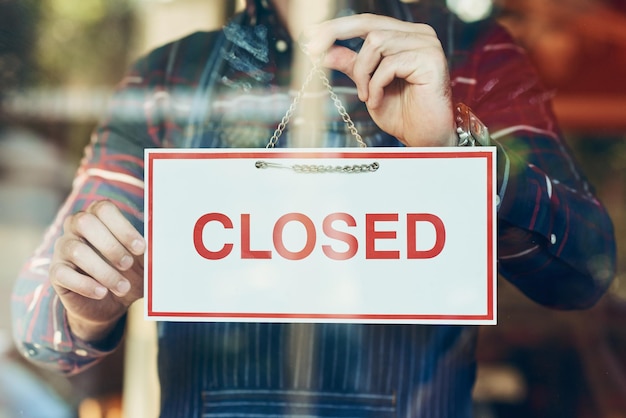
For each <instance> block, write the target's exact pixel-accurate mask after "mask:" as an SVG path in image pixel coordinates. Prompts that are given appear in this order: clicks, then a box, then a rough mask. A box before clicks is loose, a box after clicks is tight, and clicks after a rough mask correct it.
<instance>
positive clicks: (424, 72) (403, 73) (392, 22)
mask: <svg viewBox="0 0 626 418" xmlns="http://www.w3.org/2000/svg"><path fill="white" fill-rule="evenodd" d="M357 37H360V38H363V39H364V43H363V46H362V48H361V50H360V51H359V52H358V53H356V52H354V51H352V50H350V49H348V48H345V47H342V46H337V45H335V44H334V43H335V41H336V40H346V39H351V38H357ZM302 38H303V39H304V42H305V43H304V45H303V47H304V49H305V50H306V52H307V53H308V54H309V55H310V56H311V57H312V58H313V59H316V58H317V57H319V56H323V59H322V62H321V63H322V65H324V66H326V67H329V68H332V69H336V70H339V71H342V72H343V73H345V74H347V75H348V76H349V77H350V78H351V79H352V80H353V81H354V83H355V84H356V87H357V90H358V94H359V99H361V100H362V101H363V102H365V103H366V105H367V108H368V110H369V113H370V115H371V116H372V119H373V120H374V122H376V124H377V125H378V126H379V127H380V128H381V129H382V130H384V131H385V132H387V133H389V134H391V135H393V136H395V137H396V138H398V139H399V140H400V141H402V142H403V143H404V144H406V145H408V146H453V145H456V142H457V137H456V133H455V124H454V119H453V112H452V103H451V91H450V75H449V72H448V67H447V62H446V57H445V54H444V52H443V48H442V47H441V42H440V41H439V38H438V37H437V34H436V33H435V31H434V30H433V29H432V28H431V27H430V26H428V25H424V24H417V23H408V22H403V21H400V20H397V19H393V18H390V17H386V16H379V15H373V14H360V15H353V16H347V17H341V18H338V19H333V20H329V21H326V22H322V23H320V24H318V25H315V26H313V27H311V28H309V29H307V30H306V31H305V32H304V34H303V37H302Z"/></svg>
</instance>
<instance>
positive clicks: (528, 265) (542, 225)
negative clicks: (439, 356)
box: [498, 147, 616, 309]
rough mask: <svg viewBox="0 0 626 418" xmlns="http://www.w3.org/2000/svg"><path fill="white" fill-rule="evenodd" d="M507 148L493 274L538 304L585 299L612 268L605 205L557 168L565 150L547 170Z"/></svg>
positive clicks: (585, 303)
mask: <svg viewBox="0 0 626 418" xmlns="http://www.w3.org/2000/svg"><path fill="white" fill-rule="evenodd" d="M505 148H506V147H505ZM555 149H556V147H555ZM507 155H508V157H509V159H510V161H509V173H508V177H507V178H506V179H505V184H504V188H505V189H504V190H503V192H504V193H503V196H501V205H500V208H499V212H498V219H499V234H498V261H499V271H500V273H501V274H502V275H503V276H504V277H506V278H507V279H508V280H509V281H511V282H512V283H513V284H515V285H516V286H517V287H519V288H520V289H521V290H522V291H523V292H524V293H526V294H527V295H528V296H529V297H531V298H532V299H533V300H535V301H537V302H539V303H542V304H544V305H547V306H551V307H557V308H562V309H576V308H586V307H589V306H591V305H593V304H594V303H595V302H596V301H597V300H598V299H599V298H600V297H601V296H602V294H604V292H605V291H606V289H607V288H608V287H609V285H610V283H611V280H612V278H613V276H614V274H615V269H616V265H615V264H616V261H615V260H616V249H615V241H614V235H613V225H612V222H611V219H610V217H609V216H608V214H607V212H606V210H605V208H604V207H603V206H602V204H601V203H600V202H599V201H598V200H597V198H596V197H595V196H594V195H593V193H592V192H591V189H590V186H589V185H588V184H587V183H586V182H585V180H584V178H582V177H581V176H582V175H581V174H579V173H577V172H573V173H572V174H573V177H572V176H569V177H570V178H568V176H566V175H565V174H564V173H566V172H567V171H566V170H559V166H562V167H564V166H567V165H570V164H571V166H572V167H574V165H573V162H572V161H569V160H568V158H567V155H562V156H561V158H560V159H559V162H558V163H557V162H556V161H555V162H552V165H553V166H551V167H549V168H551V169H552V170H554V173H555V174H549V173H547V172H546V171H544V170H542V169H541V168H539V167H538V166H537V165H538V164H540V161H529V160H532V158H531V157H527V158H524V159H522V158H520V155H519V153H515V154H514V153H513V152H508V153H507ZM554 175H560V176H561V177H562V178H563V181H567V182H568V183H569V185H566V184H564V183H563V182H562V181H561V180H559V179H557V178H554ZM576 177H577V178H576ZM573 180H575V181H573Z"/></svg>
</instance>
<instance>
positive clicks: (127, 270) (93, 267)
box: [50, 201, 145, 299]
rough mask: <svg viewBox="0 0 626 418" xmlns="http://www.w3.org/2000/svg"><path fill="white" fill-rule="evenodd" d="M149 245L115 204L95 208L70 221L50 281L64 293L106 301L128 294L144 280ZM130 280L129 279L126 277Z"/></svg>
mask: <svg viewBox="0 0 626 418" xmlns="http://www.w3.org/2000/svg"><path fill="white" fill-rule="evenodd" d="M144 251H145V242H144V240H143V237H142V236H141V234H139V232H138V231H137V230H136V229H135V228H134V227H133V226H132V224H131V223H130V222H128V220H127V219H126V218H125V217H124V216H123V214H122V213H121V212H120V211H119V210H118V209H117V207H116V206H115V205H114V204H112V203H111V202H107V201H101V202H96V203H94V204H92V205H91V206H90V207H89V208H88V209H87V211H85V212H79V213H76V214H74V215H72V216H70V217H68V218H67V219H66V221H65V224H64V235H63V236H62V237H61V238H59V239H58V240H57V242H56V244H55V249H54V255H53V263H52V265H51V272H50V278H51V281H52V283H53V285H55V287H56V288H57V289H60V291H61V292H68V291H71V292H75V293H77V294H80V295H82V296H85V297H88V298H91V299H102V298H104V297H105V296H106V295H107V293H108V292H109V291H111V292H112V293H113V294H114V295H116V296H118V297H123V296H125V295H127V294H128V292H129V291H130V289H131V287H132V284H131V282H130V281H129V280H128V279H130V280H132V281H133V282H137V281H140V280H141V274H140V272H141V270H142V263H141V262H139V261H138V260H141V255H142V254H143V252H144ZM125 276H126V277H125Z"/></svg>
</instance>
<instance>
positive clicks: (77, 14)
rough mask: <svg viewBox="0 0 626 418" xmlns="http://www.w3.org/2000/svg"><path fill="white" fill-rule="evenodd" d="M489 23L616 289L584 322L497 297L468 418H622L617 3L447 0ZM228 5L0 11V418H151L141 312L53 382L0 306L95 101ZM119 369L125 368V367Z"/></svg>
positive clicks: (35, 0) (140, 0) (38, 4)
mask: <svg viewBox="0 0 626 418" xmlns="http://www.w3.org/2000/svg"><path fill="white" fill-rule="evenodd" d="M464 2H465V4H466V5H467V4H469V6H470V7H469V9H470V10H480V8H481V7H485V10H490V7H491V6H493V5H495V6H497V7H496V8H491V10H497V13H498V18H499V19H500V20H501V22H502V23H503V24H504V25H505V26H506V27H507V28H508V29H509V30H510V31H511V32H512V33H513V35H514V36H515V37H516V38H517V40H518V41H519V42H520V44H521V45H523V46H524V47H525V48H526V49H527V50H528V52H529V54H530V56H531V57H532V59H533V60H534V62H535V64H536V66H537V68H538V69H539V71H540V73H541V75H542V77H543V78H544V81H545V83H547V84H548V85H549V86H551V87H552V88H553V89H554V92H555V98H554V107H555V112H556V114H557V116H558V118H559V121H560V123H561V126H562V128H563V130H564V133H565V136H566V139H567V141H568V143H569V145H570V146H571V148H572V149H573V151H574V153H575V154H576V157H577V158H578V160H579V162H580V163H581V165H582V166H583V168H584V169H585V171H586V173H587V174H588V176H589V177H590V179H591V181H592V183H593V184H594V185H595V187H596V189H597V191H598V195H599V197H600V199H601V200H602V201H603V202H604V204H605V205H606V206H607V207H608V210H609V212H610V214H611V216H612V218H613V221H614V224H615V228H616V234H617V239H618V251H619V265H618V277H617V279H616V281H615V283H614V286H613V287H612V289H611V290H610V292H609V293H608V294H607V295H606V296H605V297H604V298H603V299H602V300H601V301H600V303H599V304H598V305H597V306H596V307H594V308H593V309H591V310H588V311H584V312H557V311H552V310H548V309H545V308H542V307H540V306H538V305H536V304H534V303H532V302H530V301H528V300H527V299H526V298H525V297H524V296H522V295H521V294H520V293H519V292H518V291H517V290H515V289H514V288H512V287H511V286H510V285H508V284H507V283H506V282H505V281H503V280H500V282H499V324H498V326H495V327H484V328H482V329H481V338H480V343H479V350H478V356H479V364H480V367H479V377H478V382H477V385H476V388H475V392H474V398H475V400H476V411H477V418H499V417H507V418H516V417H525V418H526V417H533V418H543V417H551V418H554V417H572V418H619V417H626V0H491V1H490V0H458V1H456V2H454V3H461V4H462V3H464ZM240 3H241V1H237V0H80V1H74V0H0V297H1V298H2V300H1V301H0V418H8V417H11V418H12V417H14V416H24V417H80V418H117V417H122V416H124V417H132V418H135V417H144V416H145V417H151V416H154V413H155V411H156V408H157V405H158V387H157V385H156V380H155V379H156V377H155V374H154V373H155V372H154V370H153V361H154V355H155V349H154V344H153V343H154V332H153V329H151V328H150V326H149V325H146V324H144V323H142V321H141V313H139V314H138V315H137V314H135V318H139V320H137V319H135V320H132V321H131V322H130V324H129V326H130V331H129V337H130V338H128V339H127V341H126V343H125V345H124V346H123V347H121V349H120V350H118V351H117V352H116V353H115V354H114V355H113V356H112V357H110V358H108V359H107V360H106V361H105V362H103V363H102V364H100V365H98V366H96V367H94V368H92V369H90V370H88V371H87V372H86V373H84V374H81V375H79V376H76V377H72V378H63V377H59V376H56V375H53V374H50V373H47V372H45V371H43V370H40V369H35V368H33V367H31V366H30V365H28V364H26V363H25V362H24V361H22V360H21V358H20V357H19V356H18V355H17V354H16V353H15V351H14V349H13V346H12V342H11V338H10V317H9V303H8V298H9V294H10V291H11V287H12V284H13V281H14V279H15V276H16V275H17V272H18V270H19V268H20V267H21V265H22V264H23V262H24V261H25V259H26V257H28V255H29V254H30V253H31V252H32V251H33V250H34V248H35V246H36V245H37V244H38V242H39V241H40V239H41V235H42V233H43V230H44V228H45V227H46V226H47V224H48V223H49V222H50V221H51V219H52V217H53V216H54V214H55V213H56V210H57V209H58V207H59V205H60V203H61V202H62V200H63V199H64V197H65V195H66V194H67V192H68V190H69V186H70V184H71V179H72V176H73V173H74V170H75V169H76V167H77V165H78V162H79V159H80V157H81V155H82V149H83V147H84V146H85V144H86V143H87V142H88V140H89V136H90V133H91V130H92V129H93V127H94V125H95V123H96V122H97V119H98V117H99V116H100V115H101V114H102V113H103V109H104V107H105V106H106V104H107V99H108V97H109V94H110V93H111V91H112V89H113V87H114V86H115V84H116V83H117V82H118V81H119V80H120V79H121V77H122V75H123V73H124V71H125V70H126V69H127V68H128V66H129V65H130V63H131V62H132V61H133V60H134V59H136V58H137V57H138V56H140V55H141V54H143V53H145V52H146V51H148V50H150V49H151V48H153V47H155V46H158V45H161V44H163V43H165V42H168V41H170V40H173V39H175V38H177V37H180V36H183V35H185V34H188V33H191V32H194V31H196V30H208V29H212V28H215V27H219V26H220V25H221V24H222V23H223V22H224V19H225V18H227V17H228V16H230V15H231V14H232V13H233V12H234V11H235V10H236V9H238V8H240V7H241V4H240ZM131 360H132V361H131Z"/></svg>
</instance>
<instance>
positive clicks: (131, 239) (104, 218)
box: [65, 201, 145, 270]
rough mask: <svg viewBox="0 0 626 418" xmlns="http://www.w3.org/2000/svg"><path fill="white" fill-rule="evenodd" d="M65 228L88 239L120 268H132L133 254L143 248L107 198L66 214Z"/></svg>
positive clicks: (85, 239) (141, 250) (108, 259)
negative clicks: (80, 210)
mask: <svg viewBox="0 0 626 418" xmlns="http://www.w3.org/2000/svg"><path fill="white" fill-rule="evenodd" d="M65 231H66V232H67V233H70V234H72V235H74V236H76V237H79V238H81V239H82V240H84V241H86V242H88V243H89V244H90V245H91V246H92V247H93V248H94V249H95V250H96V251H98V252H99V253H100V254H102V256H103V258H104V259H106V260H107V261H108V262H109V263H111V265H113V266H115V267H117V268H119V269H120V270H128V269H129V268H131V266H132V265H133V258H134V257H133V256H135V255H141V254H143V252H144V251H145V242H144V240H143V237H142V236H141V235H140V234H139V232H138V231H137V230H136V229H135V228H134V227H133V226H132V224H131V223H130V222H129V221H128V220H127V219H126V218H125V217H124V215H123V214H122V213H121V212H120V211H119V209H117V207H116V206H115V205H114V204H113V203H111V202H108V201H101V202H96V203H94V204H92V205H91V206H89V208H88V209H87V211H86V212H79V213H77V214H75V215H73V216H71V217H69V218H68V219H67V220H66V221H65Z"/></svg>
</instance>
